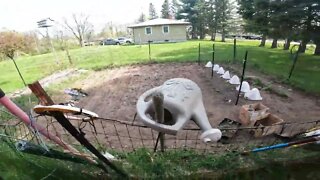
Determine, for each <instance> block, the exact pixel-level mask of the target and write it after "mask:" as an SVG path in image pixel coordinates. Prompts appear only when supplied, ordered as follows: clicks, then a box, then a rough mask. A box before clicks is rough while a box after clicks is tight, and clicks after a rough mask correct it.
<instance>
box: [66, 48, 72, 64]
mask: <svg viewBox="0 0 320 180" xmlns="http://www.w3.org/2000/svg"><path fill="white" fill-rule="evenodd" d="M66 53H67V57H68V60H69V64H70V65H72V64H73V63H72V59H71V56H70V53H69V49H68V48H66Z"/></svg>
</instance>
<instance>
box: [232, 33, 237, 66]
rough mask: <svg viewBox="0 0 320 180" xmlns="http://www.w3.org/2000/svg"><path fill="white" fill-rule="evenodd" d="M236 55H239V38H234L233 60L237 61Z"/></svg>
mask: <svg viewBox="0 0 320 180" xmlns="http://www.w3.org/2000/svg"><path fill="white" fill-rule="evenodd" d="M236 56H237V39H236V38H234V39H233V62H235V61H236Z"/></svg>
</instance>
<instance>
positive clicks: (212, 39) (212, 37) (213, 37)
mask: <svg viewBox="0 0 320 180" xmlns="http://www.w3.org/2000/svg"><path fill="white" fill-rule="evenodd" d="M215 40H216V33H215V32H211V41H215Z"/></svg>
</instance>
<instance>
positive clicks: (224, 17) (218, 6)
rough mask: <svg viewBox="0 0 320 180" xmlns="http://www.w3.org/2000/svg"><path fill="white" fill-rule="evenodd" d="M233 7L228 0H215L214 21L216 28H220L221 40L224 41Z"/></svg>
mask: <svg viewBox="0 0 320 180" xmlns="http://www.w3.org/2000/svg"><path fill="white" fill-rule="evenodd" d="M233 9H234V6H233V4H231V2H230V0H219V1H215V12H216V14H215V21H216V26H217V27H216V28H219V29H220V32H221V36H222V37H221V41H222V42H225V35H226V33H227V31H228V28H229V26H230V23H229V21H230V19H231V11H232V10H233Z"/></svg>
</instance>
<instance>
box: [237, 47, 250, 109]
mask: <svg viewBox="0 0 320 180" xmlns="http://www.w3.org/2000/svg"><path fill="white" fill-rule="evenodd" d="M247 58H248V50H247V51H246V54H245V56H244V60H243V68H242V76H241V82H240V87H239V91H238V95H237V100H236V104H235V105H238V101H239V96H240V92H241V88H242V82H243V79H244V73H245V70H246V64H247Z"/></svg>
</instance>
